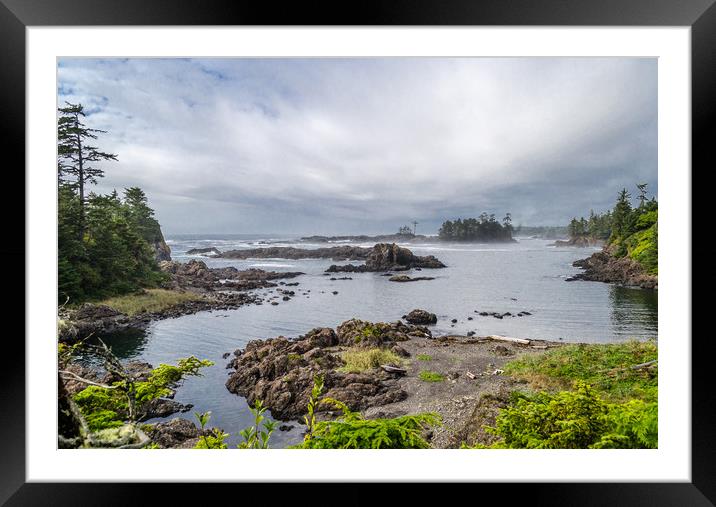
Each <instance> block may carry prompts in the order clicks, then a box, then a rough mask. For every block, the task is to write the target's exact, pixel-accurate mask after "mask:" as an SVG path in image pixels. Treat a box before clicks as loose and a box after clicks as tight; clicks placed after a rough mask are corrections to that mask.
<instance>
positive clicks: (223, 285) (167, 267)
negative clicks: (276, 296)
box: [159, 259, 303, 291]
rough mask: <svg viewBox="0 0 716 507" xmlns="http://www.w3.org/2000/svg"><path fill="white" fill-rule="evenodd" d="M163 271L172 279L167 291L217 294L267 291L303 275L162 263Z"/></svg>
mask: <svg viewBox="0 0 716 507" xmlns="http://www.w3.org/2000/svg"><path fill="white" fill-rule="evenodd" d="M159 267H160V269H161V270H162V271H164V272H165V273H169V274H170V275H171V281H170V282H169V283H167V288H171V289H195V290H200V291H214V290H227V289H231V290H251V289H259V288H263V287H275V286H276V284H275V283H272V282H271V280H278V279H282V278H295V277H297V276H299V275H302V274H303V273H301V272H297V271H292V272H278V271H264V270H263V269H246V270H243V271H240V270H238V269H236V268H235V267H233V266H229V267H225V268H209V267H207V265H206V264H205V263H204V262H203V261H200V260H196V259H192V260H190V261H189V262H186V263H182V262H162V263H160V264H159Z"/></svg>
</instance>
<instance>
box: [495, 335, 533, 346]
mask: <svg viewBox="0 0 716 507" xmlns="http://www.w3.org/2000/svg"><path fill="white" fill-rule="evenodd" d="M488 338H489V339H490V340H496V341H500V342H510V343H519V344H520V345H529V344H530V341H529V340H527V339H525V338H511V337H509V336H500V335H497V334H492V335H490V336H488Z"/></svg>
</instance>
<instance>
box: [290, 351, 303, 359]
mask: <svg viewBox="0 0 716 507" xmlns="http://www.w3.org/2000/svg"><path fill="white" fill-rule="evenodd" d="M302 357H303V356H301V354H294V353H291V354H289V355H288V360H289V361H300V360H301V358H302Z"/></svg>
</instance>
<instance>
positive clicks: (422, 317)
mask: <svg viewBox="0 0 716 507" xmlns="http://www.w3.org/2000/svg"><path fill="white" fill-rule="evenodd" d="M403 318H404V319H405V320H406V322H409V323H410V324H421V325H426V324H436V323H437V321H438V317H437V316H436V315H435V314H434V313H430V312H428V311H426V310H419V309H416V310H413V311H411V312H410V313H409V314H407V315H403Z"/></svg>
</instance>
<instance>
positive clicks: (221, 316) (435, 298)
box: [107, 235, 658, 447]
mask: <svg viewBox="0 0 716 507" xmlns="http://www.w3.org/2000/svg"><path fill="white" fill-rule="evenodd" d="M292 239H293V238H281V237H273V238H272V237H267V236H263V237H260V236H246V235H234V236H215V237H206V236H186V235H185V236H177V237H169V238H168V243H169V245H170V247H171V249H172V258H173V259H174V260H177V261H180V262H187V261H189V260H191V259H192V258H197V259H201V260H203V261H204V262H205V263H206V264H207V265H208V266H209V267H219V266H235V267H236V268H238V269H247V268H260V269H265V270H273V271H301V272H304V273H306V274H305V275H302V276H299V277H297V278H294V279H291V280H287V281H288V282H299V285H298V286H296V287H290V289H291V290H294V291H295V292H296V295H295V296H294V297H293V298H292V299H291V300H290V301H286V302H284V301H281V300H280V298H279V299H278V301H279V303H280V304H279V305H278V306H272V305H270V304H267V303H265V304H263V305H250V306H245V307H242V308H239V309H236V310H230V311H213V312H202V313H199V314H195V315H187V316H183V317H179V318H176V319H168V320H163V321H159V322H155V323H153V324H152V325H151V326H150V327H149V329H148V330H147V331H146V332H134V333H125V334H123V335H117V336H112V337H107V340H108V341H109V343H110V345H111V346H112V347H113V350H114V351H115V353H116V354H117V355H118V356H120V357H121V358H123V359H133V360H141V361H147V362H150V363H152V364H153V365H154V366H158V365H159V363H162V362H164V363H175V362H176V360H177V359H179V358H181V357H187V356H189V355H195V356H197V357H200V358H206V359H210V360H212V361H214V362H215V363H216V364H215V365H214V366H213V367H210V368H205V369H204V370H203V373H204V376H202V377H193V378H189V379H187V380H186V381H185V383H184V385H182V387H181V388H180V389H179V390H178V391H177V395H176V398H175V400H176V401H179V402H182V403H191V404H193V405H194V408H193V410H192V412H193V411H199V412H203V411H207V410H211V411H212V419H211V422H210V425H211V426H218V427H221V428H223V429H224V430H225V431H226V432H228V433H230V434H231V437H230V438H229V439H227V442H228V444H229V447H235V445H236V443H238V442H239V441H240V437H238V431H239V430H241V429H243V428H244V427H246V426H249V425H251V423H252V419H251V414H250V413H249V411H248V408H247V405H246V402H245V400H244V399H243V398H241V397H239V396H236V395H234V394H231V393H230V392H229V391H228V390H227V389H226V387H225V386H224V384H225V382H226V380H227V378H228V376H227V374H228V372H229V371H231V370H226V369H225V366H226V364H227V363H228V361H229V359H223V358H222V354H224V353H226V352H233V351H234V350H236V349H237V348H243V347H244V346H245V344H246V343H247V342H248V341H249V340H253V339H264V338H272V337H275V336H279V335H283V336H286V337H297V336H299V335H302V334H304V333H306V332H307V331H309V330H310V329H312V328H314V327H323V326H325V327H333V328H335V327H336V326H337V325H338V324H340V323H341V322H343V321H345V320H348V319H350V318H354V317H356V318H360V319H364V320H369V321H396V320H398V319H400V318H401V316H402V315H404V314H406V313H407V312H409V311H410V310H412V309H415V308H422V309H425V310H428V311H430V312H433V313H435V314H436V315H437V316H438V323H437V324H436V325H435V326H432V332H433V334H434V335H440V334H448V333H455V334H466V333H467V332H468V331H475V333H476V334H477V335H478V336H480V335H488V334H500V335H507V336H514V337H520V338H533V339H546V340H561V341H564V342H592V343H597V342H598V343H610V342H618V341H623V340H627V339H630V338H636V339H648V338H656V337H657V324H658V323H657V321H658V311H657V293H656V292H655V291H648V290H642V289H628V288H623V287H616V286H613V285H609V284H604V283H599V282H584V281H577V282H565V278H567V277H569V276H570V275H573V274H575V273H577V272H579V269H578V268H575V267H573V266H572V262H574V261H575V260H577V259H581V258H584V257H587V256H589V255H591V253H593V252H594V251H597V249H596V248H594V249H590V248H555V247H551V246H549V245H550V244H551V243H552V241H551V240H540V239H527V238H519V241H518V242H517V243H513V244H450V243H447V244H445V243H439V244H430V243H422V244H421V243H406V244H404V245H403V246H406V247H408V248H410V249H411V250H412V251H413V253H415V254H417V255H435V256H436V257H437V258H438V259H440V260H441V261H442V262H444V263H445V264H446V265H447V266H448V267H447V268H445V269H438V270H429V269H424V270H422V272H419V273H416V272H408V274H410V275H413V276H415V275H420V276H433V277H435V280H429V281H419V282H411V283H395V282H389V281H388V277H385V276H380V273H333V274H331V275H330V276H324V275H323V272H324V271H325V269H326V268H327V267H328V266H330V265H331V264H341V263H338V262H334V261H331V260H330V259H306V260H287V259H255V260H250V259H249V260H237V259H212V258H207V257H201V256H187V255H186V252H187V251H188V250H189V249H191V248H204V247H209V246H214V247H216V248H218V249H219V250H221V251H225V250H230V249H235V248H236V249H238V248H256V247H259V246H266V242H269V243H271V245H272V246H299V247H302V248H317V247H319V246H321V247H325V246H327V245H326V244H325V243H321V244H308V243H300V244H296V242H295V241H292ZM360 246H366V247H370V246H373V244H372V243H371V244H364V245H360ZM342 276H349V277H351V278H352V280H335V281H331V280H330V278H331V277H335V278H340V277H342ZM307 290H310V291H311V292H310V293H308V295H304V292H306V291H307ZM333 291H338V294H337V295H334V294H332V292H333ZM258 293H259V294H264V295H273V294H274V289H264V290H261V291H258ZM475 311H477V312H480V311H487V312H502V313H504V312H511V313H512V314H516V313H518V312H520V311H528V312H530V313H531V314H532V315H531V316H524V317H509V316H508V317H504V318H503V319H501V320H500V319H496V318H494V317H492V316H487V317H484V316H480V315H479V314H478V313H475ZM468 317H472V320H468ZM452 319H457V320H458V322H457V323H456V324H454V325H453V324H452V323H451V320H452ZM180 415H181V414H180ZM183 416H184V417H188V418H192V419H193V413H189V414H183ZM172 417H176V415H175V416H172ZM290 424H295V428H294V429H293V430H291V431H288V432H282V431H278V430H277V431H276V432H275V433H274V434H273V436H272V439H271V445H272V447H281V446H285V445H289V444H291V443H297V442H298V441H300V439H301V435H300V431H301V427H300V425H298V424H296V423H290Z"/></svg>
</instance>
